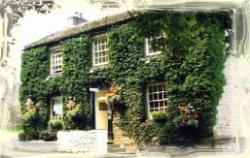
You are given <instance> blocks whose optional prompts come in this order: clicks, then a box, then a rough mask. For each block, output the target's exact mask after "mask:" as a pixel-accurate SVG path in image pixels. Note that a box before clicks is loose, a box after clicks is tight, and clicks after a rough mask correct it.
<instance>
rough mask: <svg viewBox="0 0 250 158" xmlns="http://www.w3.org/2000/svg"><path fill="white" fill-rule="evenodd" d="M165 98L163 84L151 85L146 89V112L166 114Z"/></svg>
mask: <svg viewBox="0 0 250 158" xmlns="http://www.w3.org/2000/svg"><path fill="white" fill-rule="evenodd" d="M166 101H167V96H166V90H165V84H164V83H158V84H152V85H149V86H148V88H147V104H148V112H149V113H151V112H166V110H167V103H166Z"/></svg>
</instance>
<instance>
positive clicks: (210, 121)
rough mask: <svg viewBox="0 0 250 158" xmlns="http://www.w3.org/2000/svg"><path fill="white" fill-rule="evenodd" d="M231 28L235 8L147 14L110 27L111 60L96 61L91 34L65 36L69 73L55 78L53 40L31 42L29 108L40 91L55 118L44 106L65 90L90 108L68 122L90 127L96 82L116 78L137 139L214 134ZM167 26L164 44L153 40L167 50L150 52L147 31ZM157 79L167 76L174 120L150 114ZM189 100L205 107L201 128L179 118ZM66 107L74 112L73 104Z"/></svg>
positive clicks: (181, 139) (26, 75)
mask: <svg viewBox="0 0 250 158" xmlns="http://www.w3.org/2000/svg"><path fill="white" fill-rule="evenodd" d="M204 18H206V20H204ZM226 29H230V12H216V13H191V12H189V13H180V12H171V11H161V12H145V13H139V14H138V15H137V16H136V18H135V19H134V20H131V21H129V22H127V23H125V24H120V25H116V26H113V27H108V28H107V30H106V34H107V36H108V38H109V45H108V48H109V52H108V54H109V60H110V61H109V64H108V65H106V66H105V67H101V68H98V67H95V68H93V66H92V54H91V41H92V37H91V36H90V34H88V33H83V34H81V35H79V36H78V37H71V38H69V39H66V40H64V41H61V42H60V43H59V45H60V47H61V49H62V51H63V64H64V65H63V74H62V75H61V76H57V77H49V78H48V76H49V54H50V51H49V49H48V46H44V47H38V48H31V49H29V50H26V51H25V53H24V54H23V58H22V61H23V63H22V74H21V79H22V86H21V88H20V92H21V93H20V100H21V102H22V107H24V101H25V97H27V96H29V95H32V97H33V98H34V99H35V100H36V101H37V102H41V103H42V105H43V106H41V107H39V109H43V110H42V111H46V112H43V113H44V115H45V116H46V117H47V118H48V112H47V111H48V108H42V107H48V106H49V100H50V99H51V97H52V96H54V95H59V94H60V95H62V96H63V97H64V99H66V98H67V97H69V96H72V97H74V98H75V99H76V102H77V103H79V104H80V105H81V106H80V107H81V111H82V112H81V114H82V115H80V116H79V117H78V118H77V119H75V120H73V121H72V119H70V118H67V117H64V121H65V123H66V126H68V129H75V128H80V129H88V128H90V127H91V124H92V123H91V121H90V115H89V110H90V109H89V103H90V92H89V88H90V87H98V88H100V89H106V88H108V87H109V86H110V85H113V84H115V85H118V86H119V87H120V92H119V94H120V98H121V101H122V104H123V105H124V106H125V107H126V108H124V111H122V112H120V117H121V119H120V124H119V125H120V127H121V128H122V129H123V130H124V131H125V132H126V133H127V135H128V136H130V137H132V138H133V139H134V140H135V141H136V142H137V143H148V142H152V141H157V142H159V143H162V144H183V143H187V142H190V141H194V140H197V139H196V138H202V137H207V136H212V134H213V126H214V125H215V123H216V113H217V111H216V109H217V105H218V102H219V99H220V97H221V94H222V92H223V86H224V85H225V77H224V74H223V68H224V63H225V60H226V56H227V54H226V49H225V37H224V31H225V30H226ZM163 33H165V35H166V38H164V40H163V43H158V42H159V41H153V43H154V45H153V47H158V46H159V45H162V44H163V45H164V47H160V48H159V49H161V51H162V53H161V54H159V55H158V56H154V57H147V56H145V38H149V37H152V36H159V35H162V34H163ZM157 82H163V83H165V87H166V92H167V98H168V100H167V105H168V115H167V119H166V121H165V122H161V123H157V122H154V121H152V120H150V119H148V114H147V110H146V107H147V103H146V87H147V85H148V84H151V83H157ZM182 104H185V105H192V107H193V108H195V109H196V110H197V113H198V114H199V122H198V126H197V128H194V129H192V128H191V129H188V130H185V129H182V128H180V127H179V126H178V124H177V123H176V121H175V120H178V119H180V118H181V111H180V109H179V107H180V105H182ZM23 109H24V108H23ZM23 111H25V110H23ZM40 111H41V110H40ZM64 111H65V112H64V116H67V111H66V108H64ZM76 113H77V112H76ZM46 114H47V115H46ZM46 121H47V120H46V119H45V122H46ZM67 123H68V125H67ZM183 131H186V132H183ZM192 133H195V134H192Z"/></svg>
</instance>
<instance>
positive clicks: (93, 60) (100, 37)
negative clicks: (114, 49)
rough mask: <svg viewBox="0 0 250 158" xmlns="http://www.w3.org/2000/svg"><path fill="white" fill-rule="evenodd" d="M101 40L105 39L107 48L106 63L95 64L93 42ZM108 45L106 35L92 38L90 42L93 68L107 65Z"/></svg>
mask: <svg viewBox="0 0 250 158" xmlns="http://www.w3.org/2000/svg"><path fill="white" fill-rule="evenodd" d="M103 38H106V39H107V48H106V50H105V51H107V59H108V61H106V62H102V63H95V59H96V57H95V51H94V42H95V40H99V39H103ZM108 43H109V40H108V37H107V35H106V34H105V35H97V36H95V37H93V41H92V64H93V66H103V65H107V64H108V63H109V55H108Z"/></svg>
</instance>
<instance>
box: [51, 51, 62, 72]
mask: <svg viewBox="0 0 250 158" xmlns="http://www.w3.org/2000/svg"><path fill="white" fill-rule="evenodd" d="M62 70H63V55H62V51H61V50H60V49H58V48H52V49H51V54H50V74H52V75H56V74H60V73H62Z"/></svg>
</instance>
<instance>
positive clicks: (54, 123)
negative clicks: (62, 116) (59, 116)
mask: <svg viewBox="0 0 250 158" xmlns="http://www.w3.org/2000/svg"><path fill="white" fill-rule="evenodd" d="M63 129H64V124H63V121H62V120H56V119H55V120H50V121H49V123H48V130H49V131H51V132H57V131H60V130H63Z"/></svg>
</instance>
